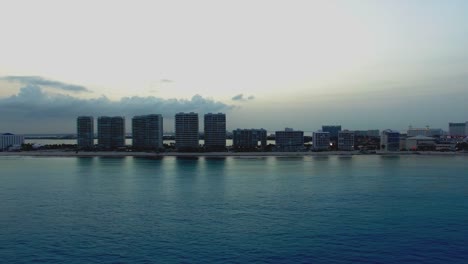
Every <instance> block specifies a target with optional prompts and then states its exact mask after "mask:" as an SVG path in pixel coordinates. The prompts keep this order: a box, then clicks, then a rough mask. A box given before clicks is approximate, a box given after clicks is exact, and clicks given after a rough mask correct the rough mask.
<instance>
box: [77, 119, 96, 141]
mask: <svg viewBox="0 0 468 264" xmlns="http://www.w3.org/2000/svg"><path fill="white" fill-rule="evenodd" d="M76 141H77V145H78V148H82V149H91V148H94V117H92V116H79V117H78V118H77V119H76Z"/></svg>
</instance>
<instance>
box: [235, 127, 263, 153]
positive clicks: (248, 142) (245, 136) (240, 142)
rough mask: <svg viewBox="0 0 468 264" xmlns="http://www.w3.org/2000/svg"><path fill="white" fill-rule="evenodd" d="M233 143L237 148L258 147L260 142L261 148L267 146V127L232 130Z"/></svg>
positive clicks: (250, 148) (248, 148)
mask: <svg viewBox="0 0 468 264" xmlns="http://www.w3.org/2000/svg"><path fill="white" fill-rule="evenodd" d="M232 135H233V140H232V143H233V144H232V145H233V148H234V149H237V150H252V149H256V148H258V143H259V142H260V146H261V148H265V147H266V143H267V131H266V130H265V129H263V128H262V129H239V128H238V129H236V130H234V131H232Z"/></svg>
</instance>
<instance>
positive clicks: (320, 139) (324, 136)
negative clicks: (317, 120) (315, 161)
mask: <svg viewBox="0 0 468 264" xmlns="http://www.w3.org/2000/svg"><path fill="white" fill-rule="evenodd" d="M312 148H313V150H317V151H318V150H328V149H330V132H322V131H317V132H314V133H313V134H312Z"/></svg>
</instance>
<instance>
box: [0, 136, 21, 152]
mask: <svg viewBox="0 0 468 264" xmlns="http://www.w3.org/2000/svg"><path fill="white" fill-rule="evenodd" d="M23 144H24V136H23V135H14V134H11V133H4V134H1V135H0V151H6V150H9V149H10V148H17V147H18V146H20V147H21V145H23Z"/></svg>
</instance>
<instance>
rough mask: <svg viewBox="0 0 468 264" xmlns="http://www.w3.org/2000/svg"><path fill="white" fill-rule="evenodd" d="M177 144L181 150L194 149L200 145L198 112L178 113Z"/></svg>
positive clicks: (176, 116) (176, 121)
mask: <svg viewBox="0 0 468 264" xmlns="http://www.w3.org/2000/svg"><path fill="white" fill-rule="evenodd" d="M175 133H176V135H175V141H176V142H175V145H176V148H177V149H179V150H194V149H197V148H198V146H199V143H198V140H199V134H198V133H199V129H198V114H197V113H193V112H191V113H177V114H176V115H175Z"/></svg>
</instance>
